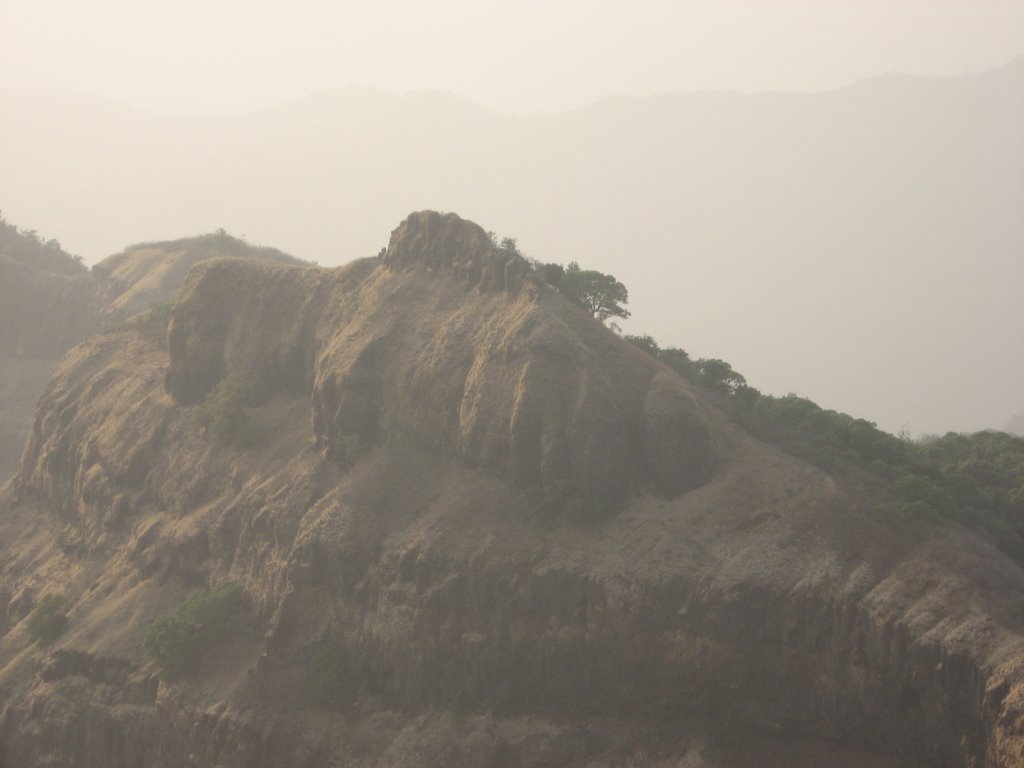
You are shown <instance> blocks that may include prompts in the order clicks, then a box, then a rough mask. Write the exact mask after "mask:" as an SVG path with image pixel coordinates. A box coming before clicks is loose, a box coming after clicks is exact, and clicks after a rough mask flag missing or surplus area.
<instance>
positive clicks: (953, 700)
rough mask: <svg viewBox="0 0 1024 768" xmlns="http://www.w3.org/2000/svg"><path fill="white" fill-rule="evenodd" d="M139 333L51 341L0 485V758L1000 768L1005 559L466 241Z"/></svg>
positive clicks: (415, 242)
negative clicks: (15, 466) (820, 455)
mask: <svg viewBox="0 0 1024 768" xmlns="http://www.w3.org/2000/svg"><path fill="white" fill-rule="evenodd" d="M150 330H151V329H149V328H148V326H147V327H144V326H143V325H141V324H138V323H136V324H129V325H127V326H124V327H121V328H116V329H111V330H109V331H108V332H105V333H103V334H100V335H95V336H92V337H91V338H89V339H88V340H86V341H84V342H83V343H81V344H79V345H78V346H76V347H75V348H74V349H72V350H71V351H70V352H69V353H68V354H67V355H66V356H65V358H64V359H63V361H62V362H61V364H60V366H59V367H58V368H57V370H56V371H55V373H54V376H53V378H52V381H51V382H50V384H49V386H48V388H47V390H46V393H45V395H44V396H43V398H42V400H41V402H40V405H39V410H38V413H37V416H36V422H35V428H34V432H33V435H32V438H31V441H30V443H29V445H28V448H27V450H26V452H25V455H24V460H23V462H22V465H21V470H20V472H19V474H18V475H17V477H16V478H15V479H14V481H13V482H11V483H10V484H8V485H7V486H6V488H5V489H4V492H3V494H2V495H0V568H2V571H0V573H2V581H0V585H2V586H0V635H2V636H0V765H2V766H4V767H5V768H8V767H12V766H20V765H46V764H51V765H66V766H82V767H83V768H84V767H85V766H117V765H125V766H128V765H131V766H136V765H142V766H161V767H162V766H168V767H169V766H181V765H190V766H255V767H259V766H268V767H269V766H279V765H290V766H310V767H312V766H329V765H346V766H392V765H403V766H424V767H425V766H435V765H454V766H495V767H497V766H554V765H570V766H577V765H578V766H583V765H599V766H611V765H660V766H666V767H667V766H686V767H688V768H697V767H698V766H705V767H706V768H717V767H718V766H747V765H749V766H755V765H756V766H773V765H777V766H784V765H785V766H797V767H798V768H799V767H801V766H808V767H809V766H814V765H823V764H828V765H834V766H891V767H893V768H895V766H900V765H928V766H965V765H974V766H1003V767H1009V766H1016V765H1020V764H1021V762H1022V760H1024V709H1022V708H1024V637H1022V634H1021V629H1020V625H1021V614H1020V610H1019V599H1020V597H1021V595H1022V594H1024V573H1022V571H1021V570H1020V568H1019V567H1018V566H1017V565H1015V564H1014V563H1012V562H1011V561H1010V560H1008V559H1007V558H1006V557H1005V556H1004V555H1003V554H1001V553H1000V552H999V551H998V550H997V549H996V548H995V547H994V546H993V545H992V544H991V543H990V542H988V541H986V540H984V539H982V538H979V537H978V536H975V535H973V534H971V533H969V532H967V531H965V530H963V529H961V528H958V527H955V526H952V525H946V526H931V527H929V526H925V525H924V524H923V523H921V522H915V523H900V522H897V521H894V520H891V519H888V518H886V517H885V516H883V515H881V514H880V513H879V512H878V511H877V509H878V505H877V502H878V501H879V499H880V498H881V494H882V493H883V489H881V488H880V487H876V486H875V485H874V484H873V483H872V482H871V480H870V478H867V477H864V478H859V479H858V477H857V476H847V477H845V478H844V479H842V480H838V479H837V478H835V477H832V476H830V475H828V474H825V473H824V472H822V471H820V470H818V469H816V468H814V467H812V466H810V465H808V464H806V463H804V462H802V461H800V460H798V459H796V458H794V457H792V456H790V455H788V454H785V453H782V452H781V451H779V450H778V449H776V448H774V447H773V446H770V445H767V444H765V443H763V442H760V441H758V440H756V439H754V438H753V437H751V436H750V435H749V434H747V433H746V432H744V431H743V430H741V429H740V428H738V427H737V426H736V425H735V424H734V423H733V422H732V421H731V420H730V419H728V418H727V417H726V416H724V415H723V414H722V413H721V412H720V411H719V410H718V409H717V408H716V406H715V405H714V404H713V403H712V402H710V401H709V400H707V399H706V397H705V396H704V395H703V394H702V393H701V392H699V391H696V390H694V389H693V388H692V387H691V385H690V384H688V383H687V382H686V381H684V380H683V379H681V378H679V377H678V376H676V375H675V374H674V373H673V372H672V371H670V370H669V369H668V368H665V367H663V366H662V365H661V364H660V363H658V362H657V361H655V360H654V359H652V358H651V357H649V356H647V355H645V354H644V353H643V352H641V351H640V350H638V349H637V348H635V347H633V346H631V345H629V344H627V343H625V342H623V341H622V340H620V339H619V338H618V337H617V336H615V335H614V334H613V333H611V332H610V331H608V330H607V329H605V328H604V327H603V326H602V325H601V324H600V323H598V322H597V321H596V320H594V319H593V318H591V317H590V316H588V315H587V314H586V313H584V312H583V311H581V310H579V309H578V308H576V307H575V306H573V305H571V304H569V303H568V302H567V301H565V300H564V298H563V297H562V296H561V295H559V294H558V293H557V292H555V291H554V290H553V289H551V288H550V287H548V286H546V285H545V284H543V283H541V282H539V281H537V280H535V279H534V278H533V277H532V275H531V274H530V272H529V269H528V266H527V264H526V263H525V262H524V261H522V259H520V258H519V257H518V256H516V255H514V254H511V253H509V252H507V251H502V250H499V249H496V248H494V247H493V245H492V244H491V240H490V238H489V237H488V236H487V235H486V234H485V233H484V231H483V230H482V229H480V228H479V227H477V226H476V225H475V224H472V223H469V222H466V221H463V220H461V219H459V218H458V217H456V216H454V215H451V214H449V215H441V214H437V213H431V212H423V213H418V214H413V215H412V216H410V217H409V218H407V219H406V220H405V221H404V222H402V224H401V225H400V226H399V227H398V228H397V229H396V230H395V231H394V232H393V233H392V237H391V240H390V243H389V245H388V247H387V248H386V249H385V250H384V251H383V252H382V254H381V255H380V256H379V257H377V258H373V259H364V260H361V261H356V262H353V263H351V264H349V265H347V266H345V267H340V268H337V269H330V270H327V269H316V268H308V267H297V266H292V265H289V264H284V263H279V262H267V261H257V260H252V259H249V260H240V259H230V258H228V259H216V260H207V261H203V262H201V263H198V264H196V265H195V266H193V267H192V269H191V270H190V271H189V272H188V276H187V278H186V279H185V283H184V286H183V288H182V290H181V291H180V293H179V294H178V297H177V300H176V302H175V305H174V309H173V312H172V317H171V320H170V324H169V328H168V331H167V335H166V339H165V338H164V337H163V336H162V335H160V334H153V333H151V332H150ZM57 596H59V597H57ZM50 630H52V631H50ZM214 630H216V631H214Z"/></svg>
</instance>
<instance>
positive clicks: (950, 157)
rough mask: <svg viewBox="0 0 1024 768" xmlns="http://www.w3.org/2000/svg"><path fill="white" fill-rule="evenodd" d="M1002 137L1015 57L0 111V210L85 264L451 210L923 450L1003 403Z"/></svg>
mask: <svg viewBox="0 0 1024 768" xmlns="http://www.w3.org/2000/svg"><path fill="white" fill-rule="evenodd" d="M69 126H74V130H73V131H70V130H69ZM1021 135H1024V59H1017V60H1015V61H1013V62H1011V63H1009V64H1007V65H1006V66H1004V67H1001V68H999V69H996V70H992V71H990V72H985V73H981V74H977V75H968V76H963V77H956V78H923V77H903V76H888V77H882V78H877V79H874V80H870V81H865V82H862V83H857V84H853V85H851V86H847V87H844V88H840V89H836V90H832V91H825V92H818V93H796V94H787V93H754V94H729V93H691V94H672V95H661V96H652V97H645V98H628V99H614V100H606V101H602V102H599V103H596V104H593V105H590V106H588V107H585V108H582V109H578V110H573V111H570V112H566V113H560V114H549V115H538V116H529V117H517V116H509V115H502V114H498V113H495V112H492V111H490V110H487V109H484V108H481V107H478V106H476V105H473V104H470V103H468V102H465V101H463V100H460V99H458V98H457V97H452V96H451V95H447V94H440V95H439V94H411V95H407V96H396V95H393V94H387V93H379V92H366V91H344V92H339V93H323V94H318V95H314V96H311V97H309V98H307V99H303V100H299V101H296V102H291V103H289V104H285V105H282V106H279V107H275V108H270V109H265V110H260V111H258V112H255V113H252V114H247V115H239V116H231V117H208V118H189V119H185V118H167V117H161V116H158V115H151V114H146V113H141V112H138V111H134V110H127V109H121V108H118V107H117V106H116V105H110V104H106V103H92V102H89V101H87V100H84V99H78V100H75V101H72V102H67V101H64V100H62V99H60V98H57V97H55V96H54V97H46V98H43V97H41V96H40V97H31V96H28V95H26V94H10V93H6V94H0V199H3V200H5V201H6V202H5V206H6V207H7V208H9V209H10V212H11V213H12V215H13V214H17V215H18V216H19V217H21V218H24V219H25V220H32V221H34V222H46V223H47V226H49V224H50V223H51V222H52V224H53V226H54V227H55V228H56V227H58V226H59V230H55V231H59V237H60V239H61V241H62V242H66V243H68V244H71V245H72V246H73V250H78V251H80V252H83V253H86V254H87V255H89V256H90V258H94V257H96V256H98V255H100V254H106V253H110V252H113V251H114V250H115V249H116V248H117V247H118V246H119V245H120V244H121V243H123V242H124V241H125V240H140V239H143V238H150V237H153V236H154V235H157V236H166V235H170V234H173V233H177V232H182V231H193V232H196V231H211V230H214V229H216V228H218V227H225V228H227V229H230V230H231V231H234V232H241V233H246V234H247V235H249V238H250V239H251V240H254V241H262V242H270V243H275V244H279V245H282V246H285V247H287V249H288V250H289V251H291V252H293V253H298V254H300V255H302V256H304V257H306V258H312V259H315V260H317V261H319V262H321V263H324V264H335V263H338V262H339V261H340V260H341V259H342V258H349V256H350V255H352V254H365V255H370V254H372V253H374V252H375V251H376V249H377V248H378V247H379V234H378V233H379V232H381V231H385V230H386V229H387V228H389V227H390V226H392V222H394V221H396V220H398V219H400V218H401V217H402V216H404V215H405V214H406V212H408V211H409V210H418V209H423V208H433V209H439V210H458V211H460V212H462V213H463V214H464V215H467V216H470V217H472V218H474V219H477V220H480V221H488V222H491V223H492V224H491V225H492V226H494V227H495V228H496V229H498V230H499V231H500V232H501V233H502V234H507V235H511V236H514V237H517V238H518V240H519V243H520V246H521V247H522V248H523V249H524V251H525V252H526V253H527V254H528V255H531V256H536V257H539V258H546V259H552V258H557V259H560V260H563V261H570V260H577V261H580V262H581V263H583V264H586V265H588V266H591V267H593V268H596V269H600V270H602V271H606V272H610V273H612V274H615V275H616V276H617V277H618V278H619V279H621V280H622V281H623V282H624V283H625V284H626V285H627V286H628V287H629V289H630V295H631V297H632V304H631V309H632V311H633V319H632V321H631V323H632V325H630V326H629V328H631V329H632V328H636V329H639V330H641V331H642V332H645V333H651V334H653V335H654V336H655V337H656V338H658V339H659V340H661V341H662V342H663V343H666V344H676V345H679V346H683V347H685V348H687V349H689V350H691V351H693V352H694V353H696V354H697V355H707V354H715V355H720V356H723V357H725V358H726V359H728V360H729V361H730V362H732V363H733V364H734V366H735V367H736V368H737V369H738V370H740V371H741V372H743V373H744V374H745V375H746V376H748V377H749V378H750V379H751V380H752V381H757V382H759V385H760V386H761V387H762V388H763V389H764V390H765V391H768V392H772V393H775V394H784V393H786V392H789V391H794V390H799V391H800V392H801V394H805V395H807V396H809V397H811V398H812V399H814V400H815V401H817V402H820V403H822V404H823V405H825V406H827V407H830V408H835V409H837V410H842V411H846V412H850V413H858V414H867V415H870V417H871V418H874V419H876V420H877V421H878V422H879V423H880V424H881V425H882V426H883V427H885V428H886V429H887V430H888V431H891V432H896V431H898V430H899V429H900V428H901V427H903V426H907V427H908V429H910V431H911V432H916V433H924V432H935V433H944V432H946V431H948V430H957V431H975V430H978V429H982V428H986V427H993V426H995V427H998V426H1002V422H1003V420H1004V418H1005V417H1004V414H1005V413H1007V412H1012V410H1013V409H1016V408H1018V407H1019V400H1018V397H1019V394H1018V393H1019V383H1020V382H1021V381H1022V380H1024V351H1022V350H1024V344H1020V343H1018V342H1019V340H1020V339H1019V333H1018V332H1016V331H1015V329H1019V328H1021V327H1024V308H1022V307H1021V302H1020V301H1019V296H1020V295H1022V294H1024V266H1021V260H1020V256H1019V255H1020V253H1022V252H1024V223H1022V222H1021V217H1020V216H1019V211H1020V210H1024V185H1022V184H1021V181H1020V180H1021V179H1022V178H1024V147H1022V142H1021V141H1020V136H1021ZM740 310H742V311H740ZM743 318H755V319H754V320H752V321H750V320H747V321H745V320H744V319H743ZM794 340H799V341H798V342H797V341H794ZM951 349H955V350H957V354H956V355H950V354H949V350H951ZM922 379H923V380H926V381H928V382H930V385H929V386H928V387H927V389H925V390H922V388H921V387H920V386H919V383H918V382H919V381H920V380H922Z"/></svg>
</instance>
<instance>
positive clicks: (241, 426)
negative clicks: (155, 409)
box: [189, 373, 249, 443]
mask: <svg viewBox="0 0 1024 768" xmlns="http://www.w3.org/2000/svg"><path fill="white" fill-rule="evenodd" d="M248 390H249V388H248V386H247V385H246V383H245V381H244V380H243V379H242V377H241V376H239V375H238V374H235V373H232V374H231V375H229V376H225V377H224V378H223V379H221V380H220V382H219V383H218V384H217V386H215V387H214V388H213V389H211V390H210V391H209V392H207V393H206V397H204V398H203V402H201V403H200V404H199V405H197V406H196V407H195V408H194V409H193V410H192V413H191V415H190V416H189V423H190V425H191V426H192V429H194V430H195V431H197V432H200V433H202V434H204V435H206V436H207V437H209V438H211V439H213V440H216V441H217V442H219V443H231V442H235V441H238V440H240V439H241V438H243V437H244V436H245V430H246V427H247V426H248V423H249V411H248V408H247V407H246V405H245V397H246V395H247V393H248Z"/></svg>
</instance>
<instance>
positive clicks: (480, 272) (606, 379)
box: [167, 211, 722, 509]
mask: <svg viewBox="0 0 1024 768" xmlns="http://www.w3.org/2000/svg"><path fill="white" fill-rule="evenodd" d="M527 273H528V267H527V264H526V262H525V260H523V259H522V258H521V257H520V256H518V255H515V254H512V253H509V252H507V251H503V250H500V249H497V248H495V247H494V246H493V245H492V244H491V241H490V238H489V237H488V236H487V235H486V234H485V233H484V231H483V230H482V229H481V228H480V227H478V226H477V225H476V224H473V223H471V222H467V221H463V220H462V219H459V218H458V217H457V216H455V215H454V214H448V215H441V214H438V213H434V212H429V211H428V212H421V213H416V214H413V215H412V216H410V217H409V218H408V219H406V220H405V221H404V222H402V224H401V225H399V227H398V228H397V229H396V230H395V231H394V232H393V233H392V236H391V242H390V243H389V245H388V247H387V249H386V251H385V252H384V253H383V254H382V256H381V257H380V258H379V259H377V260H367V261H364V262H359V263H356V264H354V265H351V266H349V267H347V268H342V269H339V270H332V271H313V272H311V271H307V270H298V269H289V268H286V267H281V266H277V265H259V266H257V265H253V264H243V263H238V262H231V261H218V262H210V263H207V264H203V265H201V266H200V267H199V268H197V269H196V270H195V271H193V273H192V274H191V275H190V277H189V280H188V282H187V284H186V286H185V290H184V292H183V294H182V298H181V300H180V301H179V304H178V307H177V309H176V311H175V316H174V321H173V323H172V325H171V329H170V334H169V349H170V355H171V362H170V366H169V368H168V373H167V388H168V391H170V392H171V393H172V394H173V395H174V396H175V397H176V398H177V399H178V400H179V401H181V402H183V403H195V402H197V401H198V400H199V399H200V398H201V397H202V396H203V395H204V394H205V393H206V392H207V391H208V390H209V389H210V388H211V387H213V385H214V384H216V382H217V381H219V380H220V378H221V377H222V376H223V375H225V374H226V373H227V372H235V373H241V374H242V375H244V376H245V378H246V379H247V380H248V381H250V382H252V383H253V387H252V389H253V392H252V400H253V403H260V402H265V401H266V400H268V399H269V398H272V397H274V396H276V395H278V394H288V395H290V396H293V397H295V396H304V395H308V396H311V397H312V401H313V429H314V434H315V436H316V440H317V442H318V443H319V444H320V445H321V446H322V447H323V448H324V449H325V450H326V451H327V453H328V454H329V455H338V453H339V450H341V449H340V448H339V446H350V445H353V444H354V443H353V441H355V443H357V444H358V445H360V446H361V447H362V449H364V450H365V449H367V448H369V447H370V446H372V445H373V444H375V443H377V442H378V441H381V440H388V439H393V438H396V437H399V436H407V437H411V438H413V439H414V440H416V441H417V442H418V443H419V444H421V445H424V446H429V447H430V448H431V449H437V450H441V451H444V452H445V453H447V454H448V455H452V456H457V457H459V458H460V459H462V460H463V461H464V462H465V463H466V464H468V465H469V466H473V467H482V468H487V469H494V470H498V471H500V472H502V473H503V474H505V475H506V476H507V477H509V478H510V479H511V480H513V481H514V482H515V483H516V484H517V485H518V486H519V487H521V488H524V489H526V488H532V489H541V490H543V491H544V492H545V493H547V494H550V495H554V496H561V497H565V498H573V497H577V496H578V497H580V498H581V499H582V500H583V501H585V502H586V503H587V504H588V505H590V506H595V507H600V508H602V509H613V508H621V507H622V505H624V504H625V503H626V502H627V500H628V499H629V498H630V496H631V495H633V494H636V493H642V492H644V491H652V492H654V493H657V494H659V495H663V496H676V495H679V494H680V493H683V492H685V491H688V490H692V489H693V488H696V487H699V486H700V485H702V484H703V483H705V482H707V481H708V480H709V479H710V477H711V476H712V474H713V472H714V468H715V466H716V465H717V463H718V461H719V460H720V456H719V454H720V452H721V450H722V448H721V446H719V445H716V443H715V441H714V439H713V438H712V431H711V418H712V417H711V416H710V415H709V414H708V412H707V410H706V409H705V408H704V407H703V406H701V405H700V403H698V401H697V400H696V398H695V397H694V396H693V394H692V393H691V392H690V390H689V388H688V386H687V384H686V383H685V382H683V381H682V380H681V379H680V378H679V377H678V376H674V375H672V374H670V373H669V372H667V371H666V370H665V369H663V368H662V367H661V366H660V365H659V364H658V363H657V362H655V361H654V360H652V359H650V358H649V357H648V356H646V355H644V354H643V353H640V352H638V351H636V350H634V349H632V348H631V347H630V346H629V345H627V344H624V343H622V342H621V341H619V340H618V339H617V338H616V337H615V335H614V334H612V333H611V332H610V331H608V330H606V329H605V328H604V327H603V326H601V324H600V323H598V322H597V321H596V320H593V319H592V318H590V317H589V316H587V315H586V313H584V312H582V311H581V310H579V309H577V308H575V307H573V306H570V305H569V304H568V303H567V302H566V301H565V300H564V299H562V297H560V296H558V295H557V294H556V293H554V292H553V291H551V290H550V289H549V288H546V287H545V286H543V285H541V284H539V283H537V282H534V281H533V280H531V279H529V278H528V277H527Z"/></svg>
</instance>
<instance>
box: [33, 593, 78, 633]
mask: <svg viewBox="0 0 1024 768" xmlns="http://www.w3.org/2000/svg"><path fill="white" fill-rule="evenodd" d="M66 604H67V599H66V598H65V597H64V595H56V594H50V595H46V596H45V597H43V599H42V600H40V601H39V605H37V606H36V607H35V608H34V609H32V613H30V614H29V615H28V625H27V627H28V634H29V636H30V637H31V638H32V639H33V640H35V641H36V642H37V643H39V644H40V645H49V644H50V643H52V642H53V641H54V640H56V639H57V638H58V637H60V636H61V635H63V634H64V630H66V629H67V628H68V617H67V615H66V614H65V613H64V606H65V605H66Z"/></svg>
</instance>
